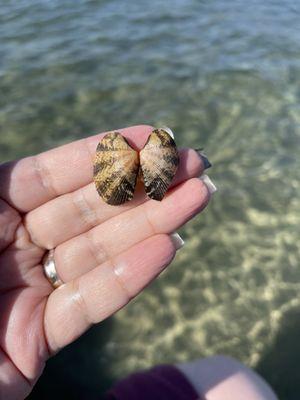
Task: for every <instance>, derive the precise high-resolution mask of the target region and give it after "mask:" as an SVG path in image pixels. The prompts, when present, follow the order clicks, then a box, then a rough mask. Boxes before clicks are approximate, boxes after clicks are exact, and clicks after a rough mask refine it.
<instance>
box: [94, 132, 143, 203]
mask: <svg viewBox="0 0 300 400" xmlns="http://www.w3.org/2000/svg"><path fill="white" fill-rule="evenodd" d="M138 171H139V156H138V153H137V152H136V151H135V150H134V149H133V148H132V147H131V146H130V145H129V144H128V143H127V141H126V139H125V138H124V137H123V136H122V135H121V134H120V133H119V132H111V133H108V134H107V135H105V136H104V138H103V139H102V140H101V141H100V142H99V144H98V146H97V150H96V157H95V160H94V182H95V185H96V189H97V191H98V193H99V195H100V196H101V198H102V199H103V200H104V201H105V202H106V203H108V204H111V205H114V206H116V205H120V204H123V203H125V202H126V201H128V200H131V199H132V198H133V194H134V189H135V185H136V179H137V176H138Z"/></svg>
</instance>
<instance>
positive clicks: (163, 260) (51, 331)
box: [45, 235, 176, 352]
mask: <svg viewBox="0 0 300 400" xmlns="http://www.w3.org/2000/svg"><path fill="white" fill-rule="evenodd" d="M175 251H176V249H175V245H174V243H173V241H172V240H171V238H170V237H169V236H167V235H155V236H152V237H151V238H148V239H147V240H144V241H142V242H140V243H138V244H136V245H134V246H133V247H131V248H130V249H128V250H126V251H125V252H123V253H121V254H120V255H118V256H116V257H114V258H113V259H112V260H111V261H107V262H105V263H103V264H101V265H99V266H98V267H97V268H94V269H93V270H92V271H90V272H88V273H87V274H85V275H83V276H81V277H79V278H76V279H75V280H73V281H71V282H69V283H67V284H64V285H63V286H61V287H60V288H59V289H57V290H55V291H54V292H53V293H52V294H51V295H50V297H49V300H48V303H47V306H46V310H45V333H46V338H47V340H48V345H49V348H50V350H51V351H52V352H55V351H57V350H58V349H60V348H62V347H64V346H66V345H67V344H69V343H71V342H73V341H74V340H75V339H76V338H77V337H79V336H80V335H81V334H82V333H83V332H84V331H86V330H87V329H88V328H89V327H90V326H91V325H92V324H94V323H97V322H100V321H102V320H104V319H105V318H107V317H109V316H110V315H112V314H113V313H114V312H116V311H117V310H119V309H120V308H121V307H123V306H124V305H125V304H127V303H128V302H129V301H130V300H131V299H132V298H133V297H135V296H136V295H137V294H138V293H139V292H140V291H141V290H142V289H143V288H144V287H145V286H146V285H148V284H149V282H151V281H152V280H153V279H154V278H155V277H156V276H157V275H158V274H159V273H160V272H161V271H162V270H163V269H164V268H165V267H166V266H167V265H168V264H169V263H170V262H171V260H172V258H173V257H174V255H175Z"/></svg>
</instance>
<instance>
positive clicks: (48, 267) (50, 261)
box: [43, 250, 63, 289]
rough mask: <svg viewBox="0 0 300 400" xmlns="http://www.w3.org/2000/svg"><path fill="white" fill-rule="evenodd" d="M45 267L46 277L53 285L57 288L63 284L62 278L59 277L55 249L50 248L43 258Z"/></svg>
mask: <svg viewBox="0 0 300 400" xmlns="http://www.w3.org/2000/svg"><path fill="white" fill-rule="evenodd" d="M43 269H44V273H45V276H46V278H47V279H48V281H49V282H50V283H51V285H52V286H53V287H54V288H55V289H56V288H58V287H59V286H61V285H62V284H63V282H62V280H61V279H60V278H59V277H58V275H57V272H56V268H55V261H54V250H49V251H48V253H47V254H46V255H45V257H44V259H43Z"/></svg>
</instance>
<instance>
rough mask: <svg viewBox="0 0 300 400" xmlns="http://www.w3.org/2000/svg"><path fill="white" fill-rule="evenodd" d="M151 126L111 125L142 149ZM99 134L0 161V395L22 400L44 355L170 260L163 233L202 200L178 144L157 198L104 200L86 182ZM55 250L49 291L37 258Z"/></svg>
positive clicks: (192, 167)
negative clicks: (169, 183) (56, 281)
mask: <svg viewBox="0 0 300 400" xmlns="http://www.w3.org/2000/svg"><path fill="white" fill-rule="evenodd" d="M152 129H153V128H152V127H150V126H135V127H131V128H126V129H122V130H120V132H121V133H122V134H123V135H124V136H126V137H127V138H128V140H129V141H130V142H131V143H134V144H135V146H137V147H142V146H143V144H144V143H145V141H146V139H147V137H148V135H149V134H150V132H151V130H152ZM101 136H102V135H96V136H93V137H90V138H88V139H82V140H79V141H76V142H73V143H71V144H68V145H65V146H62V147H58V148H56V149H54V150H50V151H48V152H45V153H41V154H39V155H37V156H35V157H28V158H25V159H22V160H19V161H17V162H12V163H7V164H4V165H2V166H1V167H0V185H1V199H0V211H1V212H0V251H1V254H0V398H1V399H2V398H3V399H4V398H5V399H8V400H10V399H22V398H24V397H25V396H26V395H27V394H28V393H29V392H30V391H31V389H32V387H33V385H34V384H35V382H36V380H37V379H38V377H39V375H40V374H41V372H42V370H43V367H44V364H45V362H46V360H47V359H48V358H49V357H50V356H51V355H52V354H54V353H55V352H57V351H58V350H59V349H61V348H62V347H64V346H66V345H67V344H69V343H71V342H72V341H73V340H75V339H76V338H77V337H78V336H80V335H81V334H82V333H83V332H85V331H86V330H87V329H88V328H89V327H90V326H91V325H92V324H94V323H97V322H99V321H101V320H103V319H105V318H106V317H108V316H110V315H112V314H113V313H114V312H115V311H117V310H118V309H120V308H121V307H123V306H124V305H125V304H126V303H127V302H128V301H129V300H130V299H131V298H133V297H134V296H135V295H137V294H138V293H139V292H140V291H141V290H142V289H143V288H144V287H145V286H146V285H147V284H148V283H149V282H150V281H151V280H152V279H153V278H155V277H156V276H157V275H158V274H159V273H160V272H161V271H162V270H163V269H164V268H165V267H166V266H167V265H168V264H169V263H170V261H171V260H172V258H173V257H174V255H175V252H176V247H177V246H176V242H175V241H174V240H173V239H172V237H170V233H172V232H173V231H174V230H176V229H177V228H179V227H180V226H181V225H183V224H184V223H185V222H186V221H188V220H189V219H190V218H192V217H193V216H194V215H195V214H197V213H198V212H199V211H201V210H202V209H203V208H204V207H205V205H206V204H207V202H208V200H209V191H208V189H207V187H206V186H205V185H204V184H203V182H202V181H200V180H199V179H195V177H196V176H198V175H200V174H201V173H202V172H203V164H202V161H201V159H200V158H199V157H198V155H197V153H196V152H195V151H194V150H191V149H183V150H180V152H179V154H180V167H179V169H178V171H177V175H176V176H175V178H174V182H173V189H171V190H170V192H169V193H168V195H167V196H166V197H165V198H164V200H163V201H162V202H156V201H153V200H148V199H147V198H146V196H145V194H144V193H143V192H142V190H137V193H136V195H135V197H134V200H133V201H131V202H128V203H126V204H124V205H122V206H118V207H113V206H110V205H107V204H105V203H104V202H103V201H102V200H101V199H100V198H99V196H98V194H97V192H96V190H95V187H94V185H93V183H92V158H93V156H94V152H95V149H96V146H97V143H98V142H99V139H100V137H101ZM52 248H55V253H54V255H55V264H56V269H57V272H58V274H59V277H60V278H61V280H62V281H63V282H64V284H63V285H62V286H61V287H60V288H59V289H55V290H54V289H53V287H52V286H51V285H50V283H49V282H48V280H47V279H46V278H45V276H44V274H43V269H42V264H41V262H42V258H43V256H44V254H45V253H46V251H47V250H49V249H52Z"/></svg>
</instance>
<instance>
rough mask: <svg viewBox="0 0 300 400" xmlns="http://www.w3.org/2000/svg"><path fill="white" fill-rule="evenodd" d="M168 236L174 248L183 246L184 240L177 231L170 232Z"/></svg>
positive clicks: (177, 248)
mask: <svg viewBox="0 0 300 400" xmlns="http://www.w3.org/2000/svg"><path fill="white" fill-rule="evenodd" d="M170 238H171V240H172V242H173V244H174V246H175V249H176V250H179V249H181V247H183V245H184V240H183V239H182V237H181V236H180V235H179V233H177V232H174V233H172V234H171V235H170Z"/></svg>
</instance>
